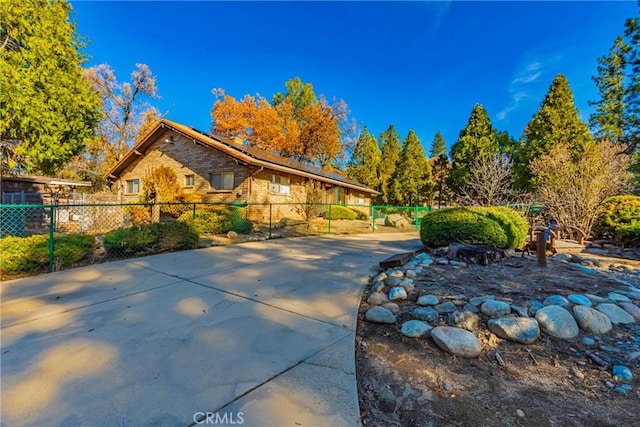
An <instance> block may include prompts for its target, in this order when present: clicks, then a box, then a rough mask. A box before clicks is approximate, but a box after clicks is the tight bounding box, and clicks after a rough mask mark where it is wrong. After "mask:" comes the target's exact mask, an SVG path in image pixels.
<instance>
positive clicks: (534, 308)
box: [364, 253, 640, 393]
mask: <svg viewBox="0 0 640 427" xmlns="http://www.w3.org/2000/svg"><path fill="white" fill-rule="evenodd" d="M554 261H561V262H570V261H572V262H579V264H578V266H579V267H580V268H582V269H590V270H591V271H592V272H593V273H594V274H595V273H597V270H596V268H597V267H601V268H602V269H610V270H613V271H620V270H621V269H623V270H624V268H626V267H621V266H619V265H616V264H604V263H602V262H601V263H600V265H596V264H595V263H594V262H593V261H591V260H584V259H582V258H579V257H576V255H570V254H561V256H558V257H557V259H556V260H554ZM434 263H436V264H442V265H446V264H448V265H451V266H452V267H453V268H461V267H464V266H465V264H464V263H461V262H459V261H455V260H449V259H447V258H432V257H431V256H430V255H429V254H427V253H420V254H418V255H416V256H414V258H413V259H412V260H411V261H409V262H408V263H407V264H405V265H404V266H402V267H395V268H389V269H387V270H385V271H383V272H380V273H379V274H377V275H376V276H375V277H372V278H371V282H370V294H369V297H368V298H367V303H368V305H369V307H370V308H368V309H367V310H366V312H365V316H364V317H365V319H366V321H368V322H372V323H380V324H387V325H393V324H397V322H398V320H397V317H396V315H397V314H398V313H399V312H400V306H399V305H398V303H403V302H405V301H406V302H408V303H409V307H408V308H409V309H410V317H411V319H410V320H407V321H405V322H403V323H402V325H400V333H401V334H403V335H404V336H406V337H410V338H414V339H425V338H427V337H431V338H432V339H433V341H434V343H435V344H436V345H437V346H438V347H439V348H441V349H442V350H444V351H445V352H447V353H450V354H452V355H455V356H458V357H464V358H475V357H478V356H479V355H480V354H481V353H482V345H481V342H480V340H479V338H478V336H479V332H480V331H479V327H478V325H479V323H480V320H481V319H482V318H483V317H484V318H485V319H486V324H487V328H488V329H489V330H490V331H491V332H492V333H493V334H495V335H496V336H498V337H499V338H502V339H504V340H508V341H513V342H516V343H520V344H524V345H527V344H533V343H535V342H536V341H538V340H539V339H540V338H541V337H542V336H544V335H548V336H552V337H555V338H559V339H573V338H575V337H577V336H578V335H579V334H580V333H581V332H582V334H583V336H582V342H583V343H584V344H585V345H586V346H595V345H596V341H597V340H598V339H599V336H600V335H603V334H607V333H609V332H610V331H611V330H612V328H613V325H629V326H631V325H636V323H637V322H639V321H640V289H639V288H636V287H635V286H633V285H632V284H630V283H628V282H626V281H623V280H619V281H620V290H619V291H616V292H610V293H608V294H607V295H594V294H587V293H585V294H571V295H568V296H563V295H551V296H549V297H547V298H546V299H545V300H543V301H538V300H530V301H523V302H522V304H521V305H518V304H513V303H509V302H506V301H501V300H500V299H499V298H496V297H495V296H494V295H479V296H475V297H472V298H469V297H467V296H466V295H448V296H446V298H440V297H438V296H436V295H431V294H425V295H419V296H417V298H416V299H415V301H413V300H409V296H410V295H411V291H413V290H414V289H415V285H414V280H415V279H416V278H417V277H419V276H420V274H422V272H423V271H424V270H425V269H428V268H429V266H430V265H432V264H434ZM412 298H413V296H412ZM412 307H413V308H412ZM406 309H407V304H403V310H406ZM481 316H483V317H481ZM636 347H637V348H636ZM589 355H590V356H591V360H592V361H593V362H594V363H596V364H598V365H599V366H601V367H604V366H607V367H609V368H610V369H611V372H612V375H613V376H614V379H615V380H617V381H621V382H628V381H631V380H632V379H633V372H632V370H631V368H629V367H627V366H624V365H621V364H619V363H618V364H616V363H609V362H610V361H607V360H603V359H602V358H601V357H599V356H597V355H595V354H590V353H589V354H588V356H589ZM626 359H627V360H630V361H634V360H637V359H640V338H639V339H638V341H636V343H635V347H633V348H631V349H630V351H629V352H628V354H627V357H626ZM629 387H630V386H628V385H625V393H626V391H628V388H629Z"/></svg>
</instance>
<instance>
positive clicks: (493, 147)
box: [448, 104, 498, 193]
mask: <svg viewBox="0 0 640 427" xmlns="http://www.w3.org/2000/svg"><path fill="white" fill-rule="evenodd" d="M497 152H498V144H497V142H496V131H495V130H494V128H493V126H492V125H491V120H490V119H489V115H488V114H487V111H486V110H485V109H484V107H483V106H482V104H476V105H475V106H474V107H473V110H472V111H471V116H470V117H469V121H468V122H467V125H466V126H465V127H464V128H463V129H462V130H461V131H460V136H459V137H458V140H457V141H456V143H455V144H453V147H451V162H452V165H451V173H450V174H449V179H448V185H449V188H451V190H452V191H453V192H455V193H457V192H458V191H459V190H460V188H462V187H463V186H464V185H465V184H466V181H467V180H468V179H469V177H470V175H469V169H470V167H471V165H472V164H473V163H474V162H475V161H477V159H478V158H479V157H482V156H491V155H494V154H496V153H497Z"/></svg>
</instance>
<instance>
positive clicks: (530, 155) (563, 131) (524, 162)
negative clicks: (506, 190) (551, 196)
mask: <svg viewBox="0 0 640 427" xmlns="http://www.w3.org/2000/svg"><path fill="white" fill-rule="evenodd" d="M592 141H593V138H592V137H591V133H590V132H589V128H588V126H587V125H586V123H584V122H583V121H582V120H580V115H579V113H578V109H577V108H576V106H575V104H574V102H573V93H572V92H571V88H570V87H569V82H568V81H567V79H566V78H565V76H564V75H562V74H558V75H557V76H556V77H555V79H553V82H552V83H551V86H550V87H549V91H548V92H547V94H546V96H545V98H544V100H543V101H542V104H541V105H540V109H539V110H538V111H537V112H536V113H535V114H534V115H533V118H532V119H531V121H530V122H529V124H528V125H527V127H526V129H525V130H524V136H523V143H522V144H521V146H520V147H519V149H518V159H517V166H516V180H517V183H518V187H519V188H522V189H531V188H532V187H533V185H534V184H535V183H533V182H532V175H531V172H530V170H529V167H528V165H529V162H530V161H531V160H533V159H535V158H537V157H540V156H542V155H545V154H549V153H550V152H551V149H552V148H553V147H555V146H556V145H557V144H568V145H569V146H570V147H572V148H573V149H574V150H576V151H580V150H582V149H583V148H584V147H585V146H586V145H587V144H588V143H589V142H592Z"/></svg>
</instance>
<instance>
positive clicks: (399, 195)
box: [391, 130, 433, 206]
mask: <svg viewBox="0 0 640 427" xmlns="http://www.w3.org/2000/svg"><path fill="white" fill-rule="evenodd" d="M432 191H433V176H432V174H431V166H430V165H429V161H428V160H427V156H426V154H425V152H424V148H422V144H421V143H420V140H419V139H418V136H417V135H416V134H415V132H414V131H413V130H410V131H409V134H408V135H407V137H406V138H405V139H404V141H403V145H402V154H401V155H400V160H399V161H398V164H397V166H396V170H395V172H394V174H393V176H392V178H391V193H392V195H393V198H394V199H395V201H396V202H397V203H399V204H401V205H405V206H414V205H418V204H422V203H424V202H426V201H427V200H428V199H429V198H430V196H431V194H430V193H431V192H432Z"/></svg>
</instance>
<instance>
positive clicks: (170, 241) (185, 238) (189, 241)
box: [149, 221, 198, 252]
mask: <svg viewBox="0 0 640 427" xmlns="http://www.w3.org/2000/svg"><path fill="white" fill-rule="evenodd" d="M149 228H150V229H151V233H152V234H153V236H155V238H156V242H155V245H154V247H153V249H154V252H174V251H182V250H186V249H195V248H197V247H198V233H197V232H196V231H195V230H194V229H193V228H192V227H190V226H189V225H188V224H185V223H183V222H179V221H168V222H157V223H155V224H151V225H150V226H149Z"/></svg>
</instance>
